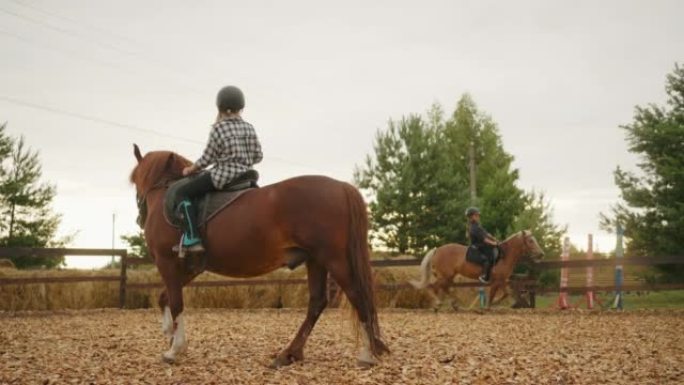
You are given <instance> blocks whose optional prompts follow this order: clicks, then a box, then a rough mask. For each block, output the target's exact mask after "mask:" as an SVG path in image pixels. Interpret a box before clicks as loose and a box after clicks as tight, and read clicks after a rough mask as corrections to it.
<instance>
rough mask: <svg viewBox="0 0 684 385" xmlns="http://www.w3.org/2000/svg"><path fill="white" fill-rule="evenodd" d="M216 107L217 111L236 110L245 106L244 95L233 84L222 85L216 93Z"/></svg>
mask: <svg viewBox="0 0 684 385" xmlns="http://www.w3.org/2000/svg"><path fill="white" fill-rule="evenodd" d="M216 107H218V109H219V111H231V112H238V111H240V110H241V109H243V108H245V95H243V94H242V91H240V89H239V88H237V87H235V86H226V87H223V88H221V90H220V91H219V92H218V95H216Z"/></svg>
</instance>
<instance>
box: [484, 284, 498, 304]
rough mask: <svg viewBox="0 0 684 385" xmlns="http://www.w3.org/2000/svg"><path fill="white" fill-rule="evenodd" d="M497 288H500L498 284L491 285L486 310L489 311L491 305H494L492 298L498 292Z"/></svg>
mask: <svg viewBox="0 0 684 385" xmlns="http://www.w3.org/2000/svg"><path fill="white" fill-rule="evenodd" d="M499 287H501V284H500V283H498V282H495V283H492V285H491V286H490V287H489V298H488V300H487V309H490V308H491V307H492V305H494V297H495V296H496V293H497V292H498V291H499Z"/></svg>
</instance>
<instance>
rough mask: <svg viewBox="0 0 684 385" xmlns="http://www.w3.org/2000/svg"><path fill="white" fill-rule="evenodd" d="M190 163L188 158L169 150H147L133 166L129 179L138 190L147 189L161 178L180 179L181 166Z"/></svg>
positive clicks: (183, 166)
mask: <svg viewBox="0 0 684 385" xmlns="http://www.w3.org/2000/svg"><path fill="white" fill-rule="evenodd" d="M191 164H192V162H190V161H189V160H188V159H186V158H184V157H182V156H180V155H178V154H176V153H174V152H171V151H152V152H148V153H147V154H145V157H144V158H143V159H142V160H141V161H140V162H138V164H137V165H136V166H135V168H133V171H132V172H131V177H130V181H131V183H133V184H135V185H136V186H137V188H138V191H139V192H142V191H149V190H150V189H151V188H152V187H153V186H154V185H155V184H157V183H159V182H160V181H162V180H169V181H171V180H176V179H180V178H181V177H183V168H185V167H187V166H189V165H191Z"/></svg>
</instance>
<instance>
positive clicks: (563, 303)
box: [558, 237, 570, 310]
mask: <svg viewBox="0 0 684 385" xmlns="http://www.w3.org/2000/svg"><path fill="white" fill-rule="evenodd" d="M569 258H570V238H568V237H565V239H564V240H563V253H561V261H567V260H568V259H569ZM567 287H568V268H567V267H563V268H561V275H560V293H559V294H558V308H559V309H561V310H565V309H568V308H570V304H569V303H568V292H567V291H566V290H565V289H566V288H567Z"/></svg>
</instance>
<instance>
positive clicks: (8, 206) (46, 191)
mask: <svg viewBox="0 0 684 385" xmlns="http://www.w3.org/2000/svg"><path fill="white" fill-rule="evenodd" d="M5 128H6V124H3V125H2V126H0V213H2V218H3V219H2V220H0V246H5V247H58V246H61V245H63V244H64V242H65V241H66V240H65V239H62V240H58V239H56V238H55V237H56V233H57V228H58V226H59V223H60V220H61V216H60V215H57V214H54V213H53V212H52V209H51V207H50V205H51V203H52V200H53V199H54V197H55V187H54V185H51V184H48V183H40V178H41V176H42V169H41V165H40V160H39V158H38V153H37V152H36V151H32V150H31V149H30V148H27V147H26V144H25V142H24V139H23V138H19V139H13V138H11V137H9V136H7V135H6V133H5ZM12 261H13V262H14V264H15V265H16V266H17V267H18V268H26V267H54V266H58V265H60V264H63V262H64V258H63V257H62V258H41V257H15V258H12Z"/></svg>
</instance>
